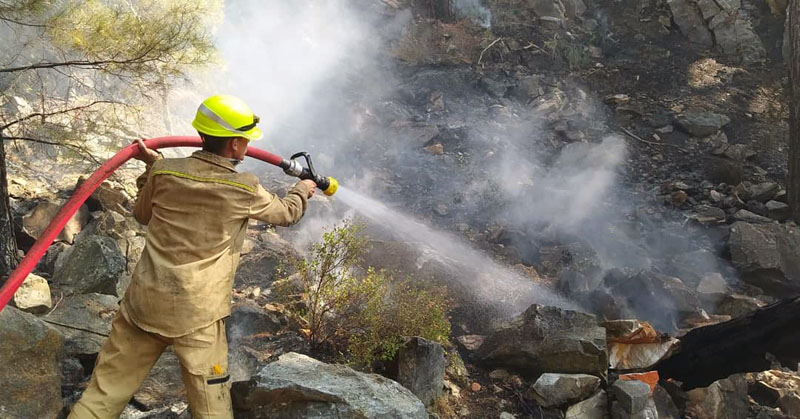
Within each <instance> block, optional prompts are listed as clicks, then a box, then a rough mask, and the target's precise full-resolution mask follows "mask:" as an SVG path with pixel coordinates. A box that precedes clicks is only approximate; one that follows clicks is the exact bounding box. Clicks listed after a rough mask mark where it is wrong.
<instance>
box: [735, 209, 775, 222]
mask: <svg viewBox="0 0 800 419" xmlns="http://www.w3.org/2000/svg"><path fill="white" fill-rule="evenodd" d="M733 219H734V220H736V221H742V222H745V223H754V224H770V223H772V218H767V217H764V216H762V215H758V214H756V213H754V212H751V211H748V210H746V209H742V210H739V211H736V213H735V214H733Z"/></svg>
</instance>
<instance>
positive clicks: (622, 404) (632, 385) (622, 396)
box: [611, 380, 650, 419]
mask: <svg viewBox="0 0 800 419" xmlns="http://www.w3.org/2000/svg"><path fill="white" fill-rule="evenodd" d="M611 393H612V394H613V396H614V403H613V405H612V417H614V418H615V419H616V418H620V419H622V418H632V417H641V415H642V413H644V411H645V409H647V402H648V400H650V386H648V385H647V384H645V383H643V382H641V381H636V380H617V381H616V382H614V385H612V386H611Z"/></svg>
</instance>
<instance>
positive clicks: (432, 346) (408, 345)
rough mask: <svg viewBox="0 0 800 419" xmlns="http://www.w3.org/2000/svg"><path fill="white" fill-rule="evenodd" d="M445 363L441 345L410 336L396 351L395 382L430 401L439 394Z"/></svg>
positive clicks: (424, 401)
mask: <svg viewBox="0 0 800 419" xmlns="http://www.w3.org/2000/svg"><path fill="white" fill-rule="evenodd" d="M446 367H447V359H446V358H445V356H444V349H443V348H442V345H440V344H438V343H436V342H431V341H429V340H425V339H423V338H421V337H412V338H409V339H408V340H406V342H405V344H404V345H403V347H402V348H400V350H399V351H398V353H397V382H398V383H400V384H402V385H403V387H405V388H407V389H409V390H411V392H412V393H414V394H415V395H416V396H417V397H419V399H420V400H422V402H423V403H424V404H425V405H430V404H431V403H433V401H434V400H436V398H437V397H439V396H440V395H441V394H442V388H443V382H444V370H445V368H446Z"/></svg>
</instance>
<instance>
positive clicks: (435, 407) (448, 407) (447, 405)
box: [428, 393, 459, 419]
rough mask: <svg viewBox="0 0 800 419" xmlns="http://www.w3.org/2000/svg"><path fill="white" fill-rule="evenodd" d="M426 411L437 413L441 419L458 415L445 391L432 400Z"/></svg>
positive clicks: (451, 418)
mask: <svg viewBox="0 0 800 419" xmlns="http://www.w3.org/2000/svg"><path fill="white" fill-rule="evenodd" d="M428 411H429V412H430V413H435V414H437V415H439V417H440V418H442V419H453V418H457V417H459V416H458V413H456V407H455V406H454V405H453V401H452V400H450V396H449V395H448V394H446V393H445V394H442V395H441V396H439V398H437V399H436V400H434V401H433V404H431V406H430V407H429V408H428Z"/></svg>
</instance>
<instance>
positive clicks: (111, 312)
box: [47, 293, 119, 356]
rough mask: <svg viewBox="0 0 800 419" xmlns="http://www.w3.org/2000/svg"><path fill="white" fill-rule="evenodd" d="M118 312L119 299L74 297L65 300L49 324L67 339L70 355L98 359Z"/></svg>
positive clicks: (93, 295) (93, 294)
mask: <svg viewBox="0 0 800 419" xmlns="http://www.w3.org/2000/svg"><path fill="white" fill-rule="evenodd" d="M118 308H119V306H118V305H117V298H116V297H114V296H111V295H105V294H96V293H92V294H84V295H73V296H69V297H65V298H64V301H62V302H61V304H59V305H58V307H56V309H55V311H53V312H52V313H51V314H50V315H49V316H47V322H48V323H49V324H50V325H51V326H52V327H53V328H54V329H56V330H58V332H59V333H61V335H62V336H63V337H64V351H65V353H66V354H67V355H74V356H85V355H94V354H96V353H98V352H100V348H102V347H103V344H104V343H105V341H106V337H107V336H108V334H109V333H110V332H111V321H112V320H113V319H114V316H115V315H116V313H117V310H118ZM76 326H77V327H80V329H77V328H76Z"/></svg>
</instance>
